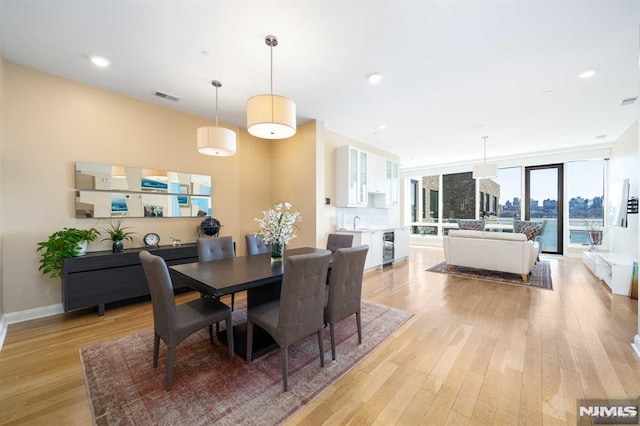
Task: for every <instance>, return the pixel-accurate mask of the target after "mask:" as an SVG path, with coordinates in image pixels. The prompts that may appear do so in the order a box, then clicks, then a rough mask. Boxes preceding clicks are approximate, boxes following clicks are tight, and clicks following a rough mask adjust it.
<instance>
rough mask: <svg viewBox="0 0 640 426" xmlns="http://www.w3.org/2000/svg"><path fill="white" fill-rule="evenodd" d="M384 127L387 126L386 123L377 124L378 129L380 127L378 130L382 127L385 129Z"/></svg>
mask: <svg viewBox="0 0 640 426" xmlns="http://www.w3.org/2000/svg"><path fill="white" fill-rule="evenodd" d="M386 128H387V125H386V124H378V129H380V130H384V129H386Z"/></svg>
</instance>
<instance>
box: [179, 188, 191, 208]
mask: <svg viewBox="0 0 640 426" xmlns="http://www.w3.org/2000/svg"><path fill="white" fill-rule="evenodd" d="M178 205H179V206H184V207H187V206H189V185H180V195H178Z"/></svg>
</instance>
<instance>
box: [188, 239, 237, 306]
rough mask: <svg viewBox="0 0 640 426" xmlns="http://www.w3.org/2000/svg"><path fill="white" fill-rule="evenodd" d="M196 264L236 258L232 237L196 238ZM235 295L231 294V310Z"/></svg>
mask: <svg viewBox="0 0 640 426" xmlns="http://www.w3.org/2000/svg"><path fill="white" fill-rule="evenodd" d="M196 242H197V244H198V262H211V261H212V260H220V259H230V258H233V257H236V250H235V247H234V245H233V237H217V238H212V237H208V238H198V239H197V241H196ZM235 298H236V295H235V294H233V293H232V294H231V310H233V307H234V305H235Z"/></svg>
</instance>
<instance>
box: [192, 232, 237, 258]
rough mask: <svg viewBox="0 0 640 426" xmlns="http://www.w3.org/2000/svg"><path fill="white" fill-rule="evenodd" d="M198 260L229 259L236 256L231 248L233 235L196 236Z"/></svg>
mask: <svg viewBox="0 0 640 426" xmlns="http://www.w3.org/2000/svg"><path fill="white" fill-rule="evenodd" d="M197 242H198V261H199V262H210V261H212V260H219V259H229V258H232V257H236V251H235V250H234V248H233V237H217V238H212V237H209V238H198V240H197Z"/></svg>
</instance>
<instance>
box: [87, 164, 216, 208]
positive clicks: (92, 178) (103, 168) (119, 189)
mask: <svg viewBox="0 0 640 426" xmlns="http://www.w3.org/2000/svg"><path fill="white" fill-rule="evenodd" d="M75 185H76V190H77V191H76V217H78V218H82V217H96V218H103V217H110V216H128V217H194V216H208V215H211V192H212V191H211V176H206V175H198V174H190V173H181V172H171V171H166V170H155V169H142V168H137V167H125V166H114V165H110V164H99V163H85V162H76V173H75Z"/></svg>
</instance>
